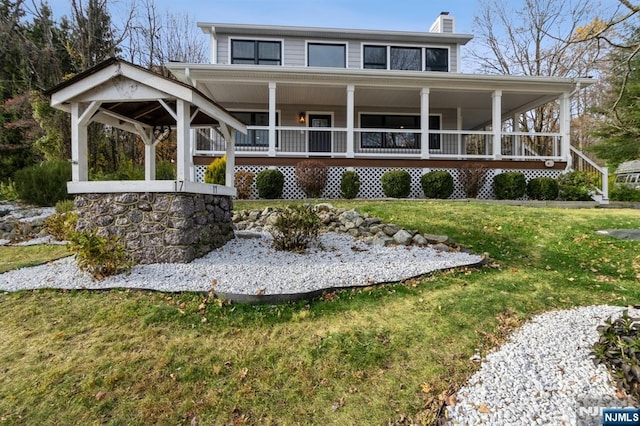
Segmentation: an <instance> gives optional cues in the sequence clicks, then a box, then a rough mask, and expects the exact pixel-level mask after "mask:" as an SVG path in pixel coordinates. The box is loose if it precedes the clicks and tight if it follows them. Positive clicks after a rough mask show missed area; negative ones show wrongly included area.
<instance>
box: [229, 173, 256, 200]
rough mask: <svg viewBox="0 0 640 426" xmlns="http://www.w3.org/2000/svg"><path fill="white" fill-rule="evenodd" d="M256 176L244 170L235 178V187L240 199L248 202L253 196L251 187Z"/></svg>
mask: <svg viewBox="0 0 640 426" xmlns="http://www.w3.org/2000/svg"><path fill="white" fill-rule="evenodd" d="M254 177H255V175H254V174H253V173H251V172H247V171H244V170H240V171H237V172H236V174H235V175H234V176H233V186H235V187H236V189H237V190H238V198H240V199H241V200H246V199H247V198H249V196H250V195H251V186H253V179H254Z"/></svg>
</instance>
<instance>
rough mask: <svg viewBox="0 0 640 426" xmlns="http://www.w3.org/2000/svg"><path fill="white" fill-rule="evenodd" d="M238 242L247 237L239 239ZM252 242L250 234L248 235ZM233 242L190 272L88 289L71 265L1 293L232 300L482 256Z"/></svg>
mask: <svg viewBox="0 0 640 426" xmlns="http://www.w3.org/2000/svg"><path fill="white" fill-rule="evenodd" d="M237 235H239V236H243V237H246V236H247V235H246V234H244V233H242V232H237ZM252 235H256V234H252ZM257 235H259V238H235V239H234V240H232V241H230V242H229V243H227V244H226V245H225V246H224V247H222V248H220V249H218V250H214V251H212V252H211V253H209V254H208V255H206V256H204V257H202V258H200V259H196V260H194V261H193V262H191V263H188V264H153V265H139V266H135V267H134V268H133V270H132V271H131V274H129V275H118V276H115V277H110V278H107V279H104V280H102V281H93V280H92V279H91V277H90V276H89V275H87V274H86V273H83V272H81V271H79V270H78V268H77V267H76V264H75V260H74V258H72V257H69V258H65V259H60V260H57V261H54V262H51V263H48V264H46V265H41V266H36V267H32V268H24V269H21V270H15V271H9V272H6V273H4V274H0V290H5V291H16V290H22V289H35V288H67V289H72V288H75V289H81V288H87V289H105V288H114V287H126V288H137V289H154V290H161V291H209V290H211V289H212V283H213V282H216V283H217V284H216V286H215V290H216V291H217V292H221V293H234V294H248V295H255V294H257V293H258V292H259V293H260V294H265V295H272V294H295V293H306V292H311V291H315V290H319V289H323V288H330V287H350V286H367V285H371V284H373V283H383V282H395V281H400V280H403V279H406V278H411V277H415V276H418V275H422V274H426V273H429V272H432V271H436V270H440V269H446V268H452V267H458V266H465V265H471V264H475V263H478V262H480V261H481V260H482V258H481V257H480V256H476V255H472V254H468V253H462V252H440V251H437V250H434V249H432V248H430V247H423V248H421V247H415V246H409V247H405V246H393V247H381V246H370V245H367V244H365V243H363V242H362V241H359V240H355V239H354V238H353V237H351V236H348V235H345V234H336V233H327V234H323V235H321V236H320V238H319V241H320V243H321V247H322V248H318V247H315V248H311V249H310V250H309V252H308V253H307V254H295V253H289V252H282V251H276V250H274V249H273V248H272V247H271V236H270V235H269V234H267V233H264V234H257Z"/></svg>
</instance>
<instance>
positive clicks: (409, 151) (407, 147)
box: [195, 126, 561, 160]
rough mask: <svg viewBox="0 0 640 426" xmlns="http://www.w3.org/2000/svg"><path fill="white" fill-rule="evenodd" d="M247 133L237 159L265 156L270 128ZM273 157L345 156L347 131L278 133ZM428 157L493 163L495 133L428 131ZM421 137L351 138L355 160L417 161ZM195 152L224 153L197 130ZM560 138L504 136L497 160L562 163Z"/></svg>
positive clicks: (358, 133) (374, 134)
mask: <svg viewBox="0 0 640 426" xmlns="http://www.w3.org/2000/svg"><path fill="white" fill-rule="evenodd" d="M247 129H248V133H247V135H243V134H240V133H236V152H237V153H238V155H256V154H257V155H265V156H266V155H268V151H269V143H268V141H269V128H268V127H267V126H247ZM275 133H276V143H275V152H276V155H284V156H286V155H307V156H336V157H343V156H346V154H347V136H348V134H347V129H346V128H339V127H326V128H324V127H323V128H310V127H283V126H280V127H276V132H275ZM428 139H429V140H428V144H429V148H428V156H429V158H435V159H438V158H439V159H491V158H494V149H493V148H494V147H493V132H490V131H470V130H430V131H429V135H428ZM422 144H423V141H422V134H421V131H420V130H418V129H372V128H366V129H364V128H356V129H354V132H353V150H354V156H355V157H385V158H389V157H403V158H420V157H421V156H422V154H423V149H422ZM195 151H196V154H201V155H219V154H221V153H224V151H225V140H224V137H223V136H222V135H221V134H220V133H217V132H214V131H212V130H210V129H198V130H197V131H196V136H195ZM560 152H561V148H560V135H559V134H556V133H536V134H531V133H503V135H502V138H501V146H500V154H501V156H502V158H505V159H514V160H527V159H553V160H561V157H560Z"/></svg>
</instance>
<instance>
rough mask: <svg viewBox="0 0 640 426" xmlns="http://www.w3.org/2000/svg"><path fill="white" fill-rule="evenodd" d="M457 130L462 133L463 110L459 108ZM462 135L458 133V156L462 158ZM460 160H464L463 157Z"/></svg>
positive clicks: (457, 111)
mask: <svg viewBox="0 0 640 426" xmlns="http://www.w3.org/2000/svg"><path fill="white" fill-rule="evenodd" d="M456 120H457V121H456V124H457V126H456V130H458V131H461V130H462V108H460V107H458V108H457V110H456ZM462 154H463V153H462V134H461V133H458V155H460V156H462ZM458 158H459V159H462V157H458Z"/></svg>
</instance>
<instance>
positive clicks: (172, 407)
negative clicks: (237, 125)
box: [0, 201, 640, 425]
mask: <svg viewBox="0 0 640 426" xmlns="http://www.w3.org/2000/svg"><path fill="white" fill-rule="evenodd" d="M270 204H273V203H264V202H260V203H256V202H238V203H236V208H245V207H260V208H262V207H264V206H266V205H270ZM334 204H335V205H339V206H344V207H357V208H358V209H359V210H361V211H365V212H368V213H371V214H372V215H376V216H379V217H381V218H383V219H385V220H386V221H389V222H394V223H397V224H399V225H402V226H404V227H406V228H410V229H416V230H419V231H421V232H430V233H444V234H448V235H449V236H451V237H452V238H453V239H454V240H455V241H456V242H458V243H459V244H462V245H463V246H465V247H467V248H470V249H472V250H473V251H475V252H479V253H484V252H486V253H488V254H489V255H490V256H491V259H492V262H491V264H490V265H487V266H486V267H484V268H481V269H475V270H459V271H455V272H448V273H440V274H436V275H434V276H430V277H425V278H423V279H420V280H414V281H410V282H408V283H404V284H396V285H390V286H385V287H381V288H367V289H362V290H359V291H344V292H340V293H337V294H334V295H327V296H325V297H324V298H323V299H322V300H315V301H312V302H300V303H295V304H287V305H281V306H253V307H252V306H243V305H234V304H227V303H223V302H222V301H220V300H216V299H210V298H207V297H204V296H202V295H196V294H174V295H169V294H163V293H154V292H140V291H126V290H112V291H106V292H96V291H53V290H40V291H25V292H19V293H10V294H2V295H0V310H1V312H2V318H1V319H0V340H1V341H0V423H6V424H33V423H41V424H54V423H55V424H60V423H62V424H67V423H85V424H86V423H105V424H120V423H127V424H134V425H135V424H148V423H160V424H190V423H191V422H192V420H193V419H194V418H196V417H197V419H198V421H199V422H200V424H243V423H244V424H271V423H273V424H308V423H314V424H316V423H324V424H356V423H357V424H386V423H388V422H392V421H399V420H400V419H410V421H412V422H415V423H429V422H430V421H431V420H432V419H433V418H434V416H435V415H436V412H437V410H438V409H439V407H440V405H441V402H442V400H443V398H444V397H446V395H448V394H450V393H451V392H453V391H455V390H456V389H457V388H459V387H460V386H461V385H462V384H463V383H464V382H465V380H466V379H467V378H468V377H469V376H470V375H471V374H472V373H473V371H475V369H476V368H477V365H475V364H473V363H471V362H470V361H469V357H471V356H472V355H473V353H474V352H475V350H476V349H479V350H480V351H481V352H483V353H484V352H486V351H487V350H489V349H490V348H492V347H495V345H497V344H499V343H500V342H501V341H502V339H504V336H505V335H506V334H507V333H508V332H509V331H510V330H512V329H513V328H514V327H517V326H518V325H519V324H521V323H522V322H523V321H525V320H526V319H528V318H530V317H531V316H532V315H535V314H537V313H540V312H543V311H547V310H552V309H564V308H570V307H573V306H580V305H589V304H615V305H626V304H636V303H638V301H639V300H640V285H639V284H640V282H639V274H640V256H638V242H637V241H636V242H634V241H620V240H616V239H613V238H608V237H605V236H601V235H597V234H595V231H596V230H598V229H609V228H640V211H637V210H614V209H586V210H564V209H549V208H530V207H510V206H503V205H493V204H480V203H457V202H403V201H394V202H373V201H372V202H363V201H357V202H356V201H354V202H343V201H340V202H337V201H336V202H334Z"/></svg>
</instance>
